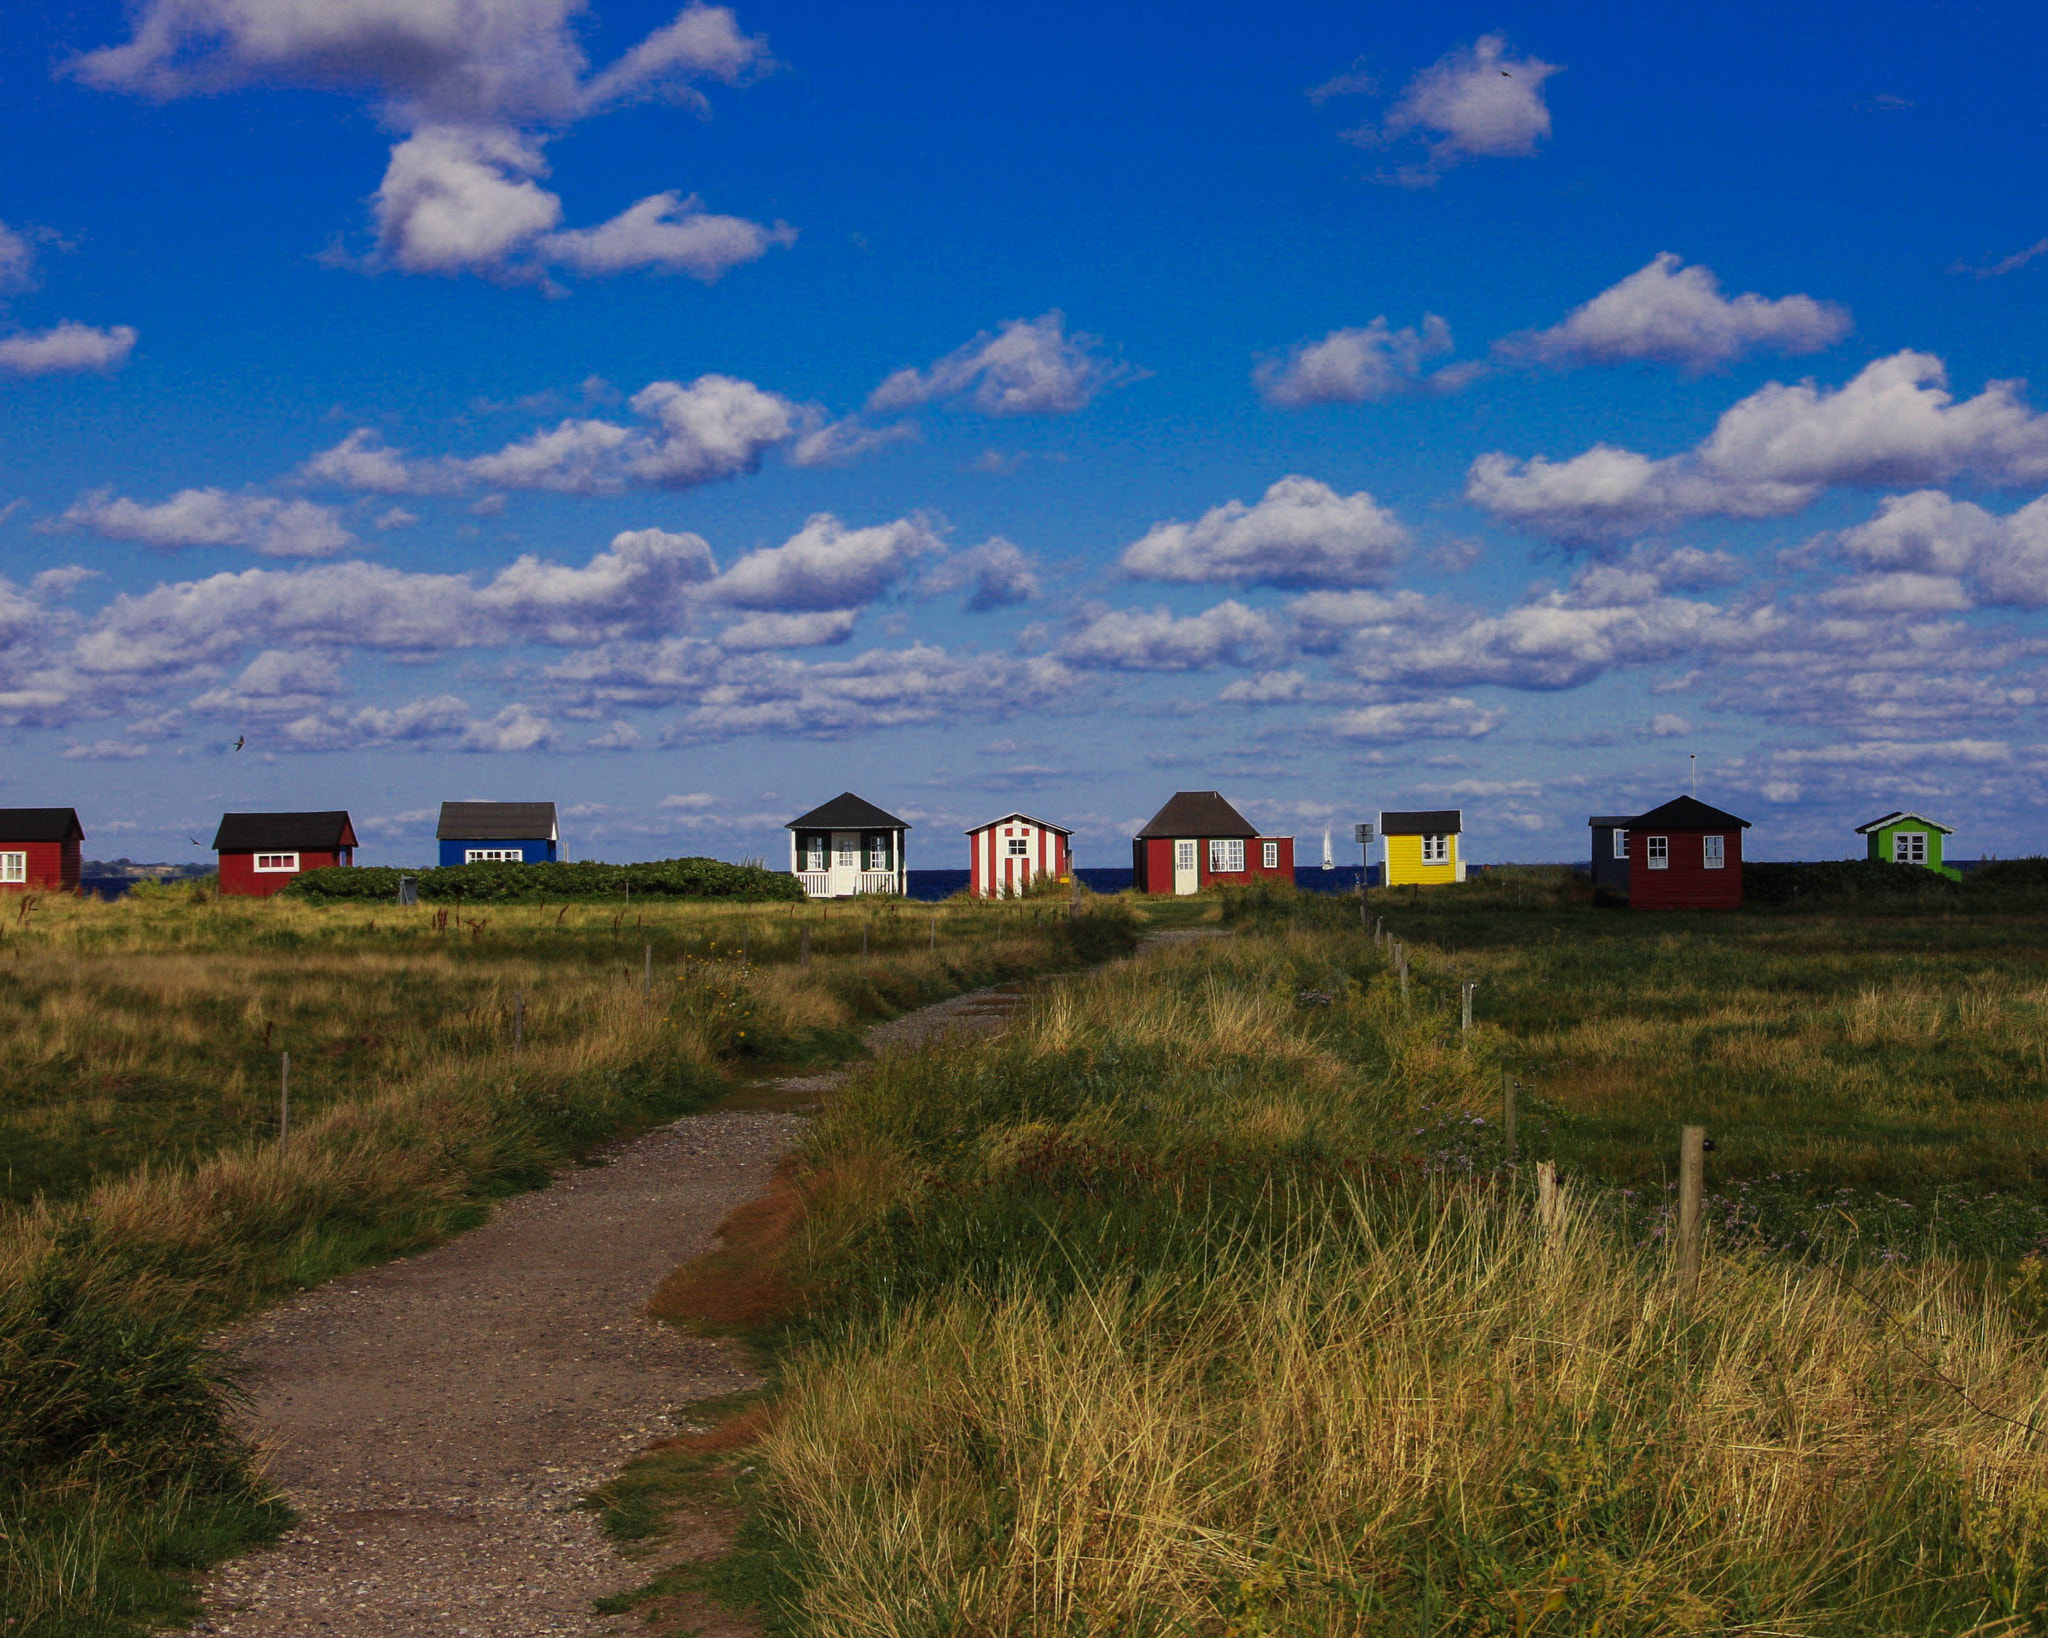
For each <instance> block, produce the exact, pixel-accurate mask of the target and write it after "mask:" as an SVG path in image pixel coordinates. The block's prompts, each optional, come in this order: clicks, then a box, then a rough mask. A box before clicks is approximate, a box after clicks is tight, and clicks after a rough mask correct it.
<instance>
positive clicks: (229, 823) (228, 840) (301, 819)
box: [213, 808, 356, 853]
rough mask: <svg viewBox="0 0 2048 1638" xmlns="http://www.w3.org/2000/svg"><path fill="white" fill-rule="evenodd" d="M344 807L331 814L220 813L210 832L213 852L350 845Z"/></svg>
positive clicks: (352, 834) (351, 835)
mask: <svg viewBox="0 0 2048 1638" xmlns="http://www.w3.org/2000/svg"><path fill="white" fill-rule="evenodd" d="M355 845H356V832H355V827H354V826H353V825H351V824H350V823H349V822H348V809H346V808H338V809H336V810H334V811H333V812H331V813H224V814H222V815H221V816H220V829H219V830H217V831H215V832H214V833H213V851H214V852H216V853H267V852H272V851H276V852H297V851H299V850H300V849H304V850H306V851H308V852H324V851H326V850H327V849H329V848H337V847H354V846H355Z"/></svg>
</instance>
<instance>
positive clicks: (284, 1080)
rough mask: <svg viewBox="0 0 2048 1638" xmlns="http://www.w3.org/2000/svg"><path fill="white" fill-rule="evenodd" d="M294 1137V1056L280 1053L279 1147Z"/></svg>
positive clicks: (278, 1090) (278, 1065)
mask: <svg viewBox="0 0 2048 1638" xmlns="http://www.w3.org/2000/svg"><path fill="white" fill-rule="evenodd" d="M291 1135H292V1055H291V1054H290V1053H289V1052H285V1053H280V1054H279V1056H278V1061H277V1146H278V1147H279V1148H280V1149H281V1148H283V1147H284V1140H285V1139H286V1138H288V1137H290V1136H291Z"/></svg>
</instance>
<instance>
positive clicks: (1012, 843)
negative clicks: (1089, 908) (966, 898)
mask: <svg viewBox="0 0 2048 1638" xmlns="http://www.w3.org/2000/svg"><path fill="white" fill-rule="evenodd" d="M1073 834H1074V833H1073V832H1072V831H1071V830H1069V829H1067V827H1066V826H1064V825H1051V824H1047V823H1046V822H1045V821H1044V820H1043V819H1034V818H1032V817H1031V815H1030V814H1028V813H1006V814H1004V815H1003V816H1002V818H1000V819H991V820H990V821H989V822H988V823H987V824H985V825H976V826H975V827H974V829H972V830H970V831H969V832H968V833H967V850H968V859H969V867H970V869H971V871H972V878H971V880H970V881H969V882H968V889H967V890H968V891H969V892H970V893H972V894H974V895H975V896H976V897H977V898H983V899H999V898H1008V897H1009V896H1011V895H1012V894H1016V893H1021V892H1023V891H1024V889H1025V888H1027V887H1029V886H1030V885H1031V883H1032V881H1033V880H1034V879H1035V878H1036V877H1039V876H1050V877H1052V878H1053V879H1054V880H1055V881H1065V880H1066V879H1067V877H1068V876H1069V875H1070V874H1071V873H1072V872H1073V868H1074V854H1073V848H1072V846H1071V844H1070V843H1069V842H1068V840H1067V838H1068V837H1070V836H1072V835H1073Z"/></svg>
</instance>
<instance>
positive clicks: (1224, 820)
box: [1138, 791, 1259, 837]
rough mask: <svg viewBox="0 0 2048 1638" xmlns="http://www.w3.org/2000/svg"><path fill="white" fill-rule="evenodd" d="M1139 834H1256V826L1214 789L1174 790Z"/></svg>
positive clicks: (1257, 832) (1200, 835)
mask: <svg viewBox="0 0 2048 1638" xmlns="http://www.w3.org/2000/svg"><path fill="white" fill-rule="evenodd" d="M1138 834H1139V835H1140V836H1194V837H1209V836H1256V835H1258V834H1259V828H1258V826H1256V825H1254V824H1251V823H1250V822H1249V821H1247V820H1246V818H1245V816H1244V815H1243V814H1241V813H1239V812H1238V811H1237V809H1235V808H1233V807H1232V806H1231V805H1230V804H1229V803H1228V802H1226V801H1224V800H1223V797H1222V795H1221V794H1220V793H1218V792H1216V791H1175V792H1174V793H1173V797H1172V800H1170V801H1169V802H1168V803H1167V804H1166V806H1165V807H1163V808H1161V809H1160V810H1159V811H1158V812H1157V813H1155V814H1153V815H1152V822H1151V823H1150V824H1149V825H1147V826H1146V827H1145V828H1144V829H1143V830H1141V831H1139V832H1138Z"/></svg>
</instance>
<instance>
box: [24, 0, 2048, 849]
mask: <svg viewBox="0 0 2048 1638" xmlns="http://www.w3.org/2000/svg"><path fill="white" fill-rule="evenodd" d="M2044 34H2048V18H2044V16H2043V14H2042V13H2041V12H2040V10H2039V8H2037V7H2022V6H2018V5H2011V6H1999V5H1984V6H1972V7H1962V6H1948V7H1927V6H1924V5H1921V6H1913V7H1907V6H1903V5H1900V6H1892V5H1876V6H1872V5H1861V6H1857V7H1854V8H1851V7H1847V6H1824V7H1809V8H1790V9H1788V8H1784V7H1782V6H1773V7H1769V8H1766V7H1763V6H1753V5H1735V6H1729V7H1725V8H1721V9H1719V10H1717V11H1716V12H1715V14H1714V18H1713V23H1712V29H1711V32H1707V31H1705V30H1703V29H1701V28H1700V27H1699V26H1698V25H1697V23H1696V21H1693V20H1691V19H1687V18H1684V17H1681V16H1680V15H1679V14H1678V13H1677V12H1676V11H1675V10H1670V9H1668V8H1667V9H1665V10H1663V11H1660V10H1659V9H1658V8H1640V7H1633V6H1631V7H1628V8H1623V7H1620V6H1598V5H1588V6H1574V7H1558V6H1550V7H1539V6H1528V5H1506V6H1499V5H1496V6H1489V7H1486V8H1483V9H1482V8H1475V7H1469V6H1464V5H1456V4H1453V5H1446V6H1440V7H1429V8H1418V7H1396V6H1391V5H1360V6H1350V7H1332V6H1328V5H1287V4H1275V5H1269V6H1266V7H1261V8H1257V9H1256V10H1255V11H1251V12H1247V11H1245V10H1244V9H1243V8H1238V7H1232V8H1228V9H1226V8H1223V7H1220V6H1205V5H1194V6H1188V5H1182V6H1177V7H1174V8H1166V7H1146V6H1131V7H1125V8H1115V9H1114V10H1113V12H1112V13H1111V14H1110V15H1105V8H1102V7H1100V6H1080V5H1071V6H1069V5H1041V6H1033V7H1025V8H1007V9H1005V10H1000V11H999V10H997V9H996V8H969V7H936V6H934V7H896V8H890V7H877V6H870V7H864V8H852V7H845V6H829V7H828V6H822V5H801V4H765V5H745V6H741V7H739V8H737V9H733V10H726V9H722V8H713V7H697V6H692V7H689V8H686V9H684V10H682V11H680V12H678V11H677V10H675V9H674V7H673V6H672V5H642V4H631V5H628V4H620V3H615V0H592V3H591V4H589V5H586V6H584V7H582V8H581V9H577V8H576V7H574V6H573V5H570V4H566V3H564V0H407V3H405V4H402V5H401V4H394V3H393V0H325V3H323V4H322V5H319V6H308V5H305V4H303V3H302V0H140V3H138V4H136V5H133V6H131V7H128V8H125V9H124V8H123V7H121V6H118V5H113V4H98V3H78V4H69V5H65V6H61V7H59V6H54V5H47V6H30V7H17V8H11V9H10V10H9V12H8V13H7V15H5V16H4V17H0V76H4V79H0V134H4V138H5V142H6V147H7V151H8V152H9V153H10V154H12V155H15V156H16V163H15V164H14V165H12V166H11V167H10V168H9V173H8V176H7V179H6V181H5V183H4V184H0V224H4V227H0V805H42V804H52V803H59V804H72V805H76V806H77V807H78V808H79V810H80V812H81V815H82V817H83V818H84V821H85V825H86V829H87V832H88V835H89V843H88V851H89V852H91V853H94V854H97V855H101V856H111V855H113V854H117V853H120V854H128V855H130V856H133V857H138V858H141V857H149V858H157V857H162V858H171V859H184V858H189V857H198V856H200V855H199V852H198V850H195V849H194V848H193V846H192V845H191V842H190V838H192V837H198V838H200V839H201V840H204V839H205V837H206V836H207V834H208V830H207V827H208V826H210V825H211V824H212V823H213V822H214V820H215V819H216V817H217V816H218V814H219V813H220V812H221V811H222V810H224V809H245V808H268V807H308V808H324V807H343V806H345V807H347V808H349V809H351V810H352V812H353V813H354V814H355V816H356V821H357V825H358V828H359V830H360V831H361V832H362V834H363V836H364V839H365V844H366V845H365V849H364V853H363V857H364V859H365V860H366V861H368V862H374V861H379V860H386V861H394V862H395V861H400V860H407V859H416V858H422V857H425V856H426V855H427V852H428V849H427V844H426V838H427V837H428V836H429V835H430V834H431V828H432V816H433V811H434V809H435V808H436V806H437V805H438V803H439V802H440V801H441V800H442V799H443V798H449V797H485V798H507V799H511V798H545V797H552V798H553V799H555V800H556V801H557V802H559V803H561V804H562V806H563V808H564V809H565V812H566V814H567V816H568V817H567V819H566V821H565V833H566V837H567V840H568V843H569V846H570V850H571V852H572V854H574V855H576V856H585V857H589V856H596V857H609V858H642V857H658V856H665V855H670V854H676V853H694V852H708V853H713V854H718V855H722V856H726V857H738V856H743V855H749V854H768V855H769V856H770V857H771V858H774V859H777V860H779V859H780V858H781V857H782V856H783V854H782V850H783V849H784V848H785V847H786V843H785V841H784V839H783V833H782V831H781V828H780V827H781V824H782V822H783V821H784V820H785V819H787V818H789V817H792V816H793V815H794V814H796V813H798V812H800V811H802V810H803V809H805V808H808V807H810V806H812V805H814V804H815V803H817V802H819V801H822V800H824V799H826V798H827V797H830V796H832V795H835V794H836V793H837V792H839V791H840V790H842V789H846V788H851V789H854V790H857V791H859V792H860V793H861V794H862V795H864V796H867V797H868V798H870V799H871V800H874V801H876V802H879V803H881V804H882V805H883V806H885V807H888V808H891V809H893V810H894V811H897V812H899V813H902V814H903V815H905V816H906V817H908V818H910V819H911V820H912V821H914V822H915V824H916V825H917V827H918V828H917V830H916V831H915V832H914V833H913V838H912V861H911V862H912V863H913V865H919V864H923V865H956V864H964V861H965V847H964V843H963V842H962V841H961V839H960V837H959V832H960V831H961V830H962V829H964V828H965V827H966V826H968V825H970V824H973V823H975V822H977V821H979V820H982V819H986V818H988V817H991V816H992V815H994V814H996V813H999V812H1003V811H1007V810H1009V809H1010V808H1016V807H1021V808H1023V809H1025V810H1027V811H1030V812H1034V813H1038V814H1040V815H1042V816H1044V817H1047V818H1050V819H1054V820H1057V821H1060V822H1064V823H1067V824H1071V825H1074V826H1076V827H1077V828H1078V831H1079V837H1078V844H1077V845H1078V853H1079V858H1080V862H1081V863H1082V864H1083V865H1088V864H1118V863H1123V862H1126V861H1127V859H1128V848H1127V845H1126V840H1125V839H1126V838H1127V837H1128V836H1129V834H1130V832H1131V831H1132V830H1133V829H1134V828H1135V827H1136V826H1137V825H1139V824H1141V823H1142V822H1143V821H1144V820H1145V819H1146V818H1147V817H1148V816H1149V815H1150V814H1151V813H1152V811H1153V810H1154V809H1156V808H1157V807H1158V806H1159V804H1160V803H1161V802H1163V801H1164V800H1165V798H1166V797H1167V796H1168V795H1170V794H1171V793H1172V791H1173V790H1175V789H1176V788H1182V787H1192V788H1211V787H1213V788H1217V789H1220V790H1222V791H1224V792H1225V794H1227V795H1228V796H1230V797H1231V798H1232V799H1233V800H1234V801H1236V802H1237V803H1238V805H1239V806H1240V807H1242V808H1243V809H1244V810H1245V811H1246V812H1247V813H1248V814H1249V815H1251V816H1252V817H1253V818H1254V819H1256V820H1257V821H1258V822H1260V823H1261V824H1264V825H1266V826H1268V827H1270V828H1272V829H1274V830H1280V831H1292V832H1296V833H1298V834H1300V835H1301V836H1302V837H1303V838H1304V839H1305V843H1306V845H1307V846H1308V847H1309V849H1310V851H1313V844H1314V842H1315V841H1317V840H1319V839H1320V834H1321V830H1322V827H1323V826H1324V825H1325V824H1326V823H1328V824H1334V825H1337V826H1338V827H1340V835H1341V834H1342V827H1345V826H1348V824H1349V823H1350V822H1351V821H1352V820H1353V819H1355V818H1361V817H1370V815H1371V814H1372V813H1373V812H1374V811H1375V810H1377V809H1379V808H1381V807H1412V806H1459V807H1462V808H1463V809H1464V810H1465V814H1466V826H1467V831H1468V851H1469V853H1470V855H1471V856H1472V857H1475V858H1481V859H1485V858H1495V859H1502V858H1505V859H1514V858H1521V859H1535V858H1570V857H1575V856H1577V855H1578V854H1579V853H1580V852H1582V850H1583V848H1584V846H1585V837H1586V831H1585V818H1586V815H1587V814H1589V813H1594V812H1615V811H1626V810H1629V809H1631V808H1635V807H1642V806H1648V805H1651V804H1653V803H1655V802H1657V801H1660V800H1663V799H1664V798H1666V797H1668V796H1669V795H1671V794H1673V793H1674V792H1675V791H1677V790H1679V789H1681V788H1683V785H1684V782H1685V779H1686V777H1687V774H1686V770H1687V766H1688V756H1689V755H1693V754H1696V755H1697V756H1698V759H1699V769H1700V772H1699V790H1700V794H1701V795H1702V796H1703V797H1706V798H1708V799H1710V800H1713V801H1715V802H1718V803H1720V804H1722V805H1724V806H1727V807H1730V808H1732V809H1734V810H1735V811H1737V812H1738V813H1741V814H1743V815H1744V816H1746V817H1748V818H1750V819H1752V820H1753V821H1754V822H1755V827H1756V828H1755V829H1754V830H1753V831H1752V832H1751V836H1750V851H1751V853H1752V854H1753V855H1755V856H1765V857H1830V856H1836V855H1840V854H1843V853H1847V852H1850V851H1853V849H1854V846H1855V843H1856V840H1857V839H1856V838H1854V837H1853V836H1852V835H1851V834H1850V829H1851V827H1852V826H1853V825H1854V824H1856V823H1857V822H1860V821H1862V820H1864V819H1868V818H1871V817H1874V816H1875V815H1877V814H1879V813H1882V812H1884V811H1887V810H1889V809H1891V808H1894V807H1913V808H1916V809H1920V810H1924V811H1926V812H1928V813H1930V814H1931V815H1932V816H1933V817H1936V818H1940V819H1943V820H1945V821H1946V822H1948V823H1951V824H1953V825H1956V826H1957V827H1958V834H1957V836H1956V838H1955V841H1954V844H1953V849H1952V850H1953V851H1957V852H1958V853H1959V854H1960V855H1961V856H1974V855H1975V854H1977V853H1980V852H1987V853H2005V854H2011V853H2015V852H2027V851H2036V850H2039V849H2040V848H2041V847H2042V846H2043V845H2044V840H2048V839H2044V838H2043V836H2042V835H2041V834H2040V831H2039V830H2038V828H2037V821H2036V815H2037V814H2038V813H2039V811H2040V809H2041V798H2042V796H2043V794H2044V792H2043V783H2044V781H2043V743H2042V740H2043V735H2042V730H2041V719H2040V694H2041V691H2042V690H2043V688H2044V687H2048V682H2044V678H2043V675H2042V672H2043V665H2044V654H2048V619H2044V615H2043V610H2044V609H2048V499H2044V498H2043V497H2044V494H2048V382H2044V384H2043V385H2041V386H2040V387H2039V388H2038V389H2036V390H2032V391H2030V389H2029V387H2028V385H2027V380H2028V378H2029V377H2033V378H2036V379H2040V378H2042V377H2043V371H2042V370H2041V368H2040V359H2041V354H2042V343H2043V339H2044V334H2048V319H2044V303H2043V296H2044V291H2048V215H2044V213H2043V211H2042V209H2041V206H2040V201H2041V200H2042V199H2043V198H2044V197H2048V187H2044V183H2048V177H2044V175H2043V171H2044V168H2048V165H2044V157H2048V143H2044V127H2048V116H2044V115H2043V113H2042V112H2041V108H2042V101H2041V97H2040V94H2039V89H2038V86H2037V85H2035V84H2034V83H2032V82H2033V81H2034V80H2035V79H2036V78H2037V77H2038V72H2039V68H2038V65H2039V63H2040V61H2041V60H2042V57H2043V52H2042V49H2041V48H2042V46H2043V45H2044V43H2048V42H2044V39H2043V36H2044ZM238 739H239V740H241V741H242V742H243V749H241V750H240V751H236V750H234V749H233V748H232V747H233V746H234V744H235V742H236V741H237V740H238Z"/></svg>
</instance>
